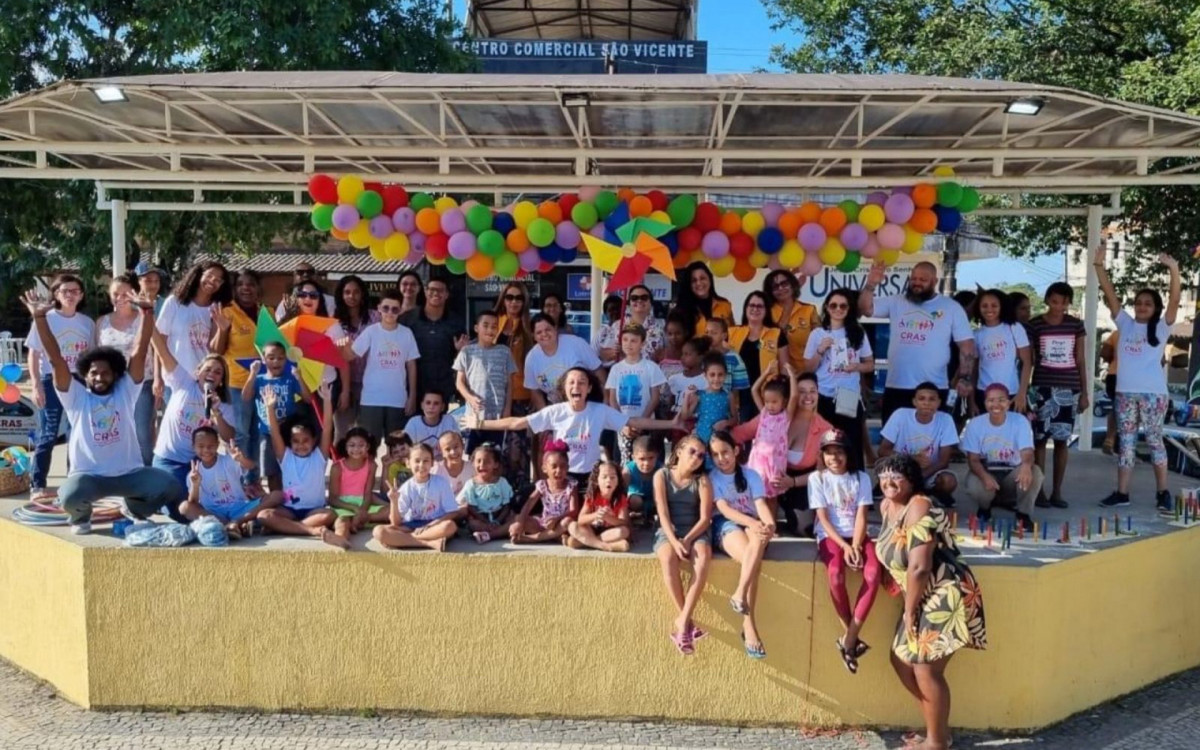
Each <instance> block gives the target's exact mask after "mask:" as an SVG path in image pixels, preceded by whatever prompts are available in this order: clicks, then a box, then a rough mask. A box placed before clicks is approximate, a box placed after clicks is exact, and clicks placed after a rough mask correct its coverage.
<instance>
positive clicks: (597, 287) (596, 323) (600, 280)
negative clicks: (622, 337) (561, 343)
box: [589, 264, 604, 341]
mask: <svg viewBox="0 0 1200 750" xmlns="http://www.w3.org/2000/svg"><path fill="white" fill-rule="evenodd" d="M603 322H604V272H603V271H601V270H600V269H599V268H598V267H597V266H596V265H595V264H592V332H591V338H590V339H589V341H595V340H596V334H597V333H599V332H600V326H601V325H602V324H603Z"/></svg>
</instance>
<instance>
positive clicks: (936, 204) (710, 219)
mask: <svg viewBox="0 0 1200 750" xmlns="http://www.w3.org/2000/svg"><path fill="white" fill-rule="evenodd" d="M934 174H935V176H937V177H938V178H939V181H938V182H922V183H918V184H916V185H913V186H912V187H898V188H895V189H893V190H892V191H891V192H890V193H889V192H884V191H876V192H873V193H871V194H869V195H868V196H867V199H866V201H865V202H864V203H858V202H857V201H854V200H845V201H842V202H841V203H838V204H837V205H833V206H823V205H821V204H819V203H816V202H812V201H810V202H807V203H804V204H803V205H800V206H796V207H792V208H787V207H784V206H783V205H782V204H779V203H775V202H769V203H765V204H763V205H762V206H761V207H759V208H756V209H742V208H736V209H724V208H721V207H720V206H718V205H716V204H715V203H709V202H699V201H698V200H697V199H696V196H694V195H677V196H675V197H673V198H672V197H668V196H667V195H666V194H665V193H663V192H662V191H661V190H651V191H649V192H647V193H645V194H638V193H636V192H634V191H633V190H630V189H628V188H623V189H621V190H618V191H615V192H614V191H611V190H601V189H599V188H596V187H584V188H581V189H580V190H579V192H578V193H569V194H565V195H561V196H559V197H558V198H557V199H554V200H546V201H542V202H541V203H536V204H535V203H533V202H530V201H520V202H518V203H515V204H513V205H512V206H510V207H508V208H505V209H502V210H498V211H497V210H493V209H491V208H489V207H487V206H485V205H483V204H480V203H478V202H476V201H473V200H468V201H465V202H464V203H462V204H461V205H460V204H459V203H458V202H457V201H456V200H455V199H454V198H452V197H450V196H447V195H443V196H440V197H434V196H433V195H430V194H429V193H423V192H417V193H411V194H410V193H409V192H408V191H407V190H405V189H404V188H403V187H401V186H399V185H384V184H382V183H377V182H364V181H363V180H362V179H361V178H359V177H356V176H354V175H346V176H343V177H340V178H338V179H336V180H335V179H334V178H333V177H331V176H329V175H324V174H317V175H313V177H312V178H311V179H310V180H309V181H308V192H309V195H311V196H312V198H313V200H314V201H315V205H313V207H312V212H311V220H312V225H313V227H315V228H316V229H318V230H319V231H322V232H329V233H331V234H332V235H333V236H334V237H336V238H337V239H340V240H346V241H349V243H350V244H351V245H352V246H354V247H355V248H358V249H360V250H361V249H367V250H369V251H370V253H371V257H372V258H374V259H375V260H377V261H379V262H380V263H383V262H387V261H389V260H401V261H405V262H407V263H410V264H414V265H415V264H416V263H419V262H420V261H421V260H422V259H424V260H427V261H429V262H430V263H432V264H435V265H444V266H446V268H447V269H448V270H450V271H451V272H452V273H456V274H463V273H465V274H467V275H468V276H470V277H471V278H472V279H477V280H482V279H486V278H489V277H491V276H499V277H501V278H504V279H510V278H514V277H521V276H524V275H525V274H528V273H532V272H534V271H541V272H545V271H548V270H550V268H552V267H553V266H554V265H555V264H556V263H569V262H571V261H573V260H575V258H576V256H577V255H578V253H579V251H580V249H582V247H583V233H585V232H586V233H588V234H590V235H592V236H593V237H596V238H599V239H603V240H604V241H606V242H608V243H610V244H613V245H618V246H620V245H622V242H621V240H620V239H619V238H618V232H617V230H618V229H620V228H621V227H622V226H625V225H626V224H629V223H630V222H633V221H636V220H637V219H639V218H649V219H652V220H654V221H657V222H661V223H663V224H668V225H670V226H671V227H672V229H671V231H670V232H667V233H666V234H664V235H662V236H661V237H660V238H659V239H660V240H661V241H662V243H663V244H664V245H666V246H667V248H668V249H669V250H670V251H671V257H672V260H673V262H674V265H675V266H676V267H677V268H683V267H685V266H687V265H688V264H689V263H692V262H693V261H702V262H704V263H707V264H708V266H709V267H710V268H711V269H712V271H713V274H714V275H716V276H721V277H725V276H730V275H732V276H733V277H734V278H736V279H738V280H739V281H749V280H750V279H752V278H753V277H754V274H755V272H756V271H757V270H758V269H760V268H768V267H770V268H801V269H803V270H804V272H805V273H807V274H809V275H813V274H816V273H818V272H819V271H820V270H821V267H822V266H832V267H835V268H837V269H838V270H840V271H845V272H851V271H854V270H856V269H857V268H858V267H859V265H860V264H861V263H862V262H863V260H864V259H866V260H868V261H870V260H879V261H882V262H883V263H884V264H885V265H889V266H890V265H892V264H894V263H896V262H897V261H898V260H899V259H900V256H901V254H902V253H915V252H917V251H918V250H920V249H921V248H922V247H923V246H924V243H925V235H927V234H929V233H931V232H933V231H935V230H936V231H939V232H943V233H950V232H953V231H955V230H956V229H958V227H959V226H960V225H961V224H962V220H963V215H964V214H968V213H970V212H972V211H974V210H975V209H976V208H978V206H979V192H978V191H977V190H976V189H975V188H972V187H964V186H963V185H961V184H959V183H958V182H955V181H954V180H953V179H952V178H953V176H954V172H953V170H951V169H949V168H948V167H942V168H939V169H938V170H937V171H935V173H934Z"/></svg>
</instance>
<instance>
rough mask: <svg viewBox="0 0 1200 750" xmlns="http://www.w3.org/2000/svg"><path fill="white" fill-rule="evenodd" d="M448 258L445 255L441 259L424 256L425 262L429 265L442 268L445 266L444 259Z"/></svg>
mask: <svg viewBox="0 0 1200 750" xmlns="http://www.w3.org/2000/svg"><path fill="white" fill-rule="evenodd" d="M449 257H450V256H449V255H446V256H443V257H438V258H435V257H434V256H432V255H426V256H425V260H427V261H429V263H430V264H431V265H434V266H444V265H446V258H449Z"/></svg>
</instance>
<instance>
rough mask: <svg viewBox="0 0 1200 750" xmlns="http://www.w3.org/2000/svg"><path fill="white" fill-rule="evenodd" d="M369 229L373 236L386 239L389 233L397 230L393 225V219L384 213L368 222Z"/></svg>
mask: <svg viewBox="0 0 1200 750" xmlns="http://www.w3.org/2000/svg"><path fill="white" fill-rule="evenodd" d="M367 230H368V231H370V232H371V236H372V237H374V238H375V239H377V240H386V239H387V238H388V235H390V234H391V233H392V232H393V231H395V227H393V226H392V220H391V219H389V218H388V217H387V216H384V215H383V214H379V215H378V216H376V217H375V218H374V219H371V221H369V222H367Z"/></svg>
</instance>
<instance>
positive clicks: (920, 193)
mask: <svg viewBox="0 0 1200 750" xmlns="http://www.w3.org/2000/svg"><path fill="white" fill-rule="evenodd" d="M912 202H913V205H914V206H916V207H917V208H933V204H934V203H937V188H936V187H934V186H933V185H930V184H929V183H928V182H922V183H921V184H919V185H916V186H914V187H913V190H912ZM934 226H936V224H935V225H934ZM913 229H916V227H913ZM918 231H920V230H918ZM930 231H932V230H930Z"/></svg>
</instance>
